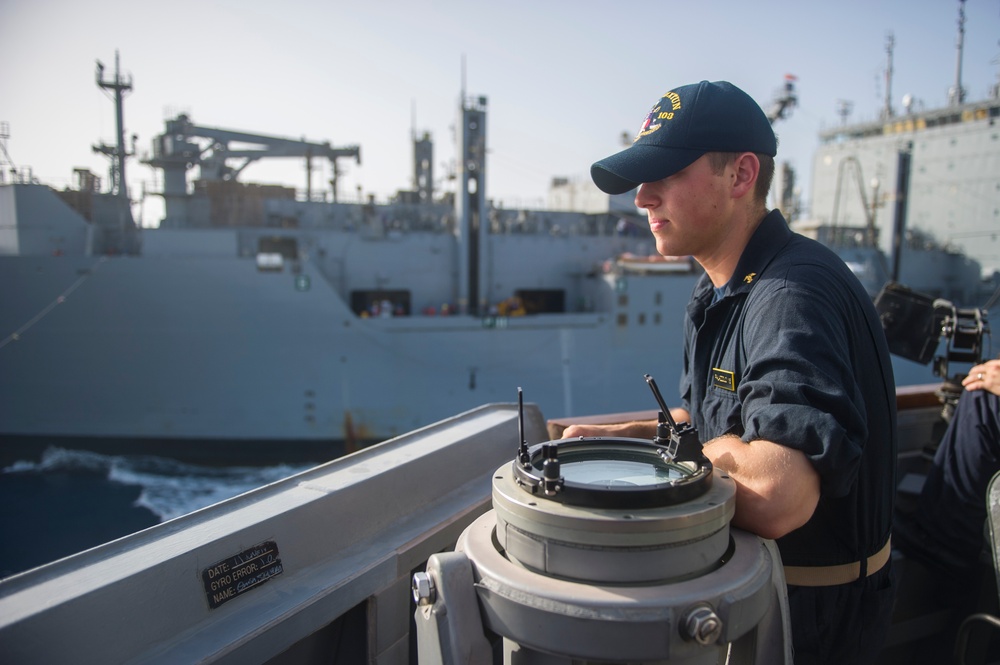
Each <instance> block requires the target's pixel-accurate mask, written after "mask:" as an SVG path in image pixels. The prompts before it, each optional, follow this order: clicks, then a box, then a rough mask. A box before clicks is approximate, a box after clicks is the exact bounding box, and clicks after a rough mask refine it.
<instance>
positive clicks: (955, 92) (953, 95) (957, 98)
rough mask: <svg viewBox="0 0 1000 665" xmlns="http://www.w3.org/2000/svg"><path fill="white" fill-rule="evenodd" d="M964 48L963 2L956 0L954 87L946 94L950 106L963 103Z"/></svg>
mask: <svg viewBox="0 0 1000 665" xmlns="http://www.w3.org/2000/svg"><path fill="white" fill-rule="evenodd" d="M964 48H965V0H958V43H957V49H956V50H957V54H956V59H955V87H953V88H952V89H951V90H950V91H949V93H948V102H949V103H950V104H951V106H960V105H961V104H964V103H965V90H964V89H963V88H962V51H963V49H964Z"/></svg>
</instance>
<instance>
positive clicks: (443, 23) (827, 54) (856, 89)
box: [0, 0, 1000, 222]
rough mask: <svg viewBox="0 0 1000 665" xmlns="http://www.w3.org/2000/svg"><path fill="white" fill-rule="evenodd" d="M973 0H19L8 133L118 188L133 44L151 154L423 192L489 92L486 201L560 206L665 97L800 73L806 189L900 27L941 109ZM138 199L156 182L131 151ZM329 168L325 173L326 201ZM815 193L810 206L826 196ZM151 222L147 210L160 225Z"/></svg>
mask: <svg viewBox="0 0 1000 665" xmlns="http://www.w3.org/2000/svg"><path fill="white" fill-rule="evenodd" d="M958 8H959V3H958V1H957V0H839V1H836V2H819V1H812V0H809V1H806V0H799V1H797V2H792V1H791V0H781V1H778V0H755V1H753V2H745V1H743V2H736V1H734V0H700V1H699V2H675V1H672V0H660V1H659V2H633V1H631V0H618V1H616V2H613V3H612V2H596V1H591V0H577V1H575V2H569V1H565V2H555V1H551V0H504V2H489V3H487V2H474V1H466V2H462V1H460V0H437V1H420V0H411V1H392V2H379V1H378V0H372V1H371V2H367V3H362V2H358V1H357V0H350V1H346V0H327V1H324V2H314V3H313V2H305V1H302V0H285V1H283V2H278V1H275V0H270V1H268V2H261V1H258V0H200V1H198V2H194V1H192V0H172V1H171V2H159V3H150V2H143V1H142V0H131V1H128V2H126V1H119V0H89V1H87V2H78V1H77V2H70V1H69V0H0V121H4V122H6V123H8V125H9V133H10V138H9V139H7V148H8V151H9V152H10V155H11V157H12V159H13V161H14V163H15V164H16V165H17V166H19V167H26V166H30V167H31V168H32V169H33V172H34V174H35V175H36V176H37V177H39V178H41V179H42V180H43V181H45V182H48V183H50V184H54V185H56V186H63V185H66V184H69V182H70V180H71V174H72V169H73V168H74V167H78V166H83V167H89V168H91V169H92V170H94V171H95V172H96V173H98V174H99V175H101V176H102V177H103V176H106V173H107V164H108V162H107V160H106V158H104V157H102V156H100V155H97V154H94V153H93V152H92V150H91V146H92V145H93V144H95V143H98V142H100V141H105V142H108V143H111V142H113V140H114V132H115V121H114V107H113V104H112V103H111V102H110V101H109V99H108V97H107V95H106V93H105V92H103V91H101V90H99V89H98V88H97V87H96V85H95V83H94V80H95V60H101V61H103V62H104V64H105V66H106V67H107V69H106V74H105V76H106V77H110V75H111V74H112V73H113V69H114V59H115V51H116V49H117V50H119V51H120V54H121V64H122V69H123V70H124V71H125V72H127V73H129V74H130V75H131V76H132V77H133V85H134V90H133V91H132V92H131V94H130V95H128V96H127V98H126V104H125V117H126V130H127V133H128V134H137V135H138V137H139V138H138V143H137V152H138V153H139V154H140V156H141V155H142V153H148V152H149V151H150V145H151V141H152V138H153V137H154V136H155V135H157V134H159V133H161V132H162V131H163V129H164V120H165V119H166V118H168V117H173V116H175V115H176V114H177V113H179V112H186V113H188V114H189V115H190V116H191V118H192V120H193V121H194V122H195V123H197V124H200V125H206V126H212V127H220V128H225V129H236V130H244V131H249V132H254V133H260V134H268V135H276V136H285V137H295V138H302V137H304V138H306V139H308V140H312V141H330V142H331V143H332V144H333V145H335V146H341V145H352V144H358V145H360V146H361V152H362V164H361V165H360V166H357V165H356V164H354V162H346V161H345V162H344V163H343V165H344V167H345V171H346V174H345V176H344V177H343V178H342V180H341V187H340V192H341V195H342V196H345V197H346V196H349V195H356V192H357V189H358V187H360V188H361V190H362V191H363V192H364V193H365V194H368V193H373V194H376V195H378V196H380V197H384V196H387V195H389V194H391V193H392V192H394V191H395V190H397V189H401V188H408V187H410V186H411V166H410V164H411V148H410V136H411V131H412V128H413V126H414V118H415V127H416V129H417V130H419V131H421V132H422V131H425V130H426V131H429V132H431V134H432V136H433V138H434V141H435V170H436V175H437V176H438V177H441V176H444V175H445V173H446V167H445V165H446V164H448V163H451V162H452V160H453V159H454V147H453V146H454V143H453V135H452V130H451V127H452V126H453V124H454V121H455V117H456V108H457V104H458V99H459V96H460V92H461V87H462V69H463V68H462V61H463V57H464V60H465V86H466V92H467V93H468V94H469V95H477V96H478V95H485V96H486V97H487V98H488V100H489V101H488V109H489V115H488V120H487V123H488V124H487V134H488V148H489V153H488V157H487V168H488V178H487V183H486V186H487V196H488V197H490V198H492V199H494V200H499V201H502V202H503V203H504V204H505V205H532V206H538V205H542V204H543V203H544V200H545V194H546V191H547V189H548V185H549V182H550V180H551V178H552V177H553V176H563V177H570V178H579V179H582V178H586V177H588V173H589V167H590V164H591V163H592V162H593V161H595V160H596V159H599V158H601V157H604V156H606V155H608V154H610V153H611V152H614V151H616V150H618V149H619V142H620V137H621V135H622V133H623V132H625V133H627V134H628V135H629V136H632V135H634V133H635V132H636V130H637V129H638V127H639V124H640V123H641V122H642V120H643V119H644V117H645V115H646V113H647V112H648V110H649V108H650V107H651V106H652V105H653V103H654V102H655V101H656V100H657V99H658V98H659V97H660V95H661V94H662V93H663V92H665V91H666V90H667V89H669V88H672V87H676V86H678V85H682V84H685V83H692V82H696V81H698V80H701V79H709V80H718V79H727V80H730V81H732V82H734V83H736V84H737V85H739V86H740V87H742V88H744V89H745V90H746V91H747V92H748V93H750V95H751V96H753V97H754V98H755V99H757V101H758V102H759V103H760V104H761V105H762V106H764V107H765V108H766V107H767V105H768V103H769V102H770V100H771V99H772V98H773V96H774V94H775V93H776V91H777V90H778V89H779V88H780V87H781V85H782V83H783V80H784V77H785V75H786V74H794V75H795V76H796V77H797V78H798V82H797V86H798V93H799V100H800V101H799V106H798V108H796V109H795V110H794V111H793V113H792V115H791V117H790V119H788V120H786V121H784V122H783V123H780V124H779V125H777V126H776V130H777V133H778V136H779V141H780V145H779V158H782V159H786V160H789V161H791V162H792V164H793V165H794V166H796V167H797V168H798V169H799V171H800V178H802V179H805V180H804V182H803V183H802V184H803V188H804V190H805V194H806V195H807V194H808V180H807V178H808V174H809V170H810V160H811V154H812V152H813V150H814V149H815V147H816V145H817V139H816V135H817V133H818V131H819V130H820V129H822V128H823V127H828V126H831V125H833V124H835V123H837V122H839V118H838V116H837V113H836V110H837V105H838V100H849V101H851V102H852V103H853V115H852V118H853V119H858V120H860V119H874V118H875V117H877V115H878V112H879V110H880V109H881V107H882V105H883V98H884V94H885V83H884V72H885V68H886V36H887V35H888V34H889V33H890V32H892V33H893V34H894V37H895V44H896V46H895V58H894V78H893V81H892V98H893V103H894V105H895V106H896V107H897V109H898V108H899V107H900V106H901V103H900V100H901V99H902V97H903V95H904V94H905V93H910V94H911V95H913V96H914V97H915V98H916V99H917V100H920V101H922V102H923V103H924V104H925V106H927V107H936V106H940V105H943V104H944V103H945V102H946V100H947V95H948V89H949V87H951V86H952V85H953V84H954V81H955V69H956V49H955V45H956V41H957V38H958V29H957V22H958ZM966 19H967V20H966V25H965V55H964V60H963V64H964V66H963V83H964V84H965V87H966V88H967V90H968V95H969V98H971V99H981V98H983V97H985V96H986V95H987V94H988V92H989V90H990V88H991V86H992V85H993V84H994V83H995V82H996V80H997V71H998V55H1000V46H998V38H1000V0H969V2H968V3H966ZM128 168H129V181H130V184H131V192H132V194H133V196H137V195H138V194H139V193H140V192H141V188H142V185H143V183H145V185H146V188H147V189H153V188H155V187H158V185H156V184H155V183H154V172H153V170H152V169H151V168H149V167H148V166H145V165H142V164H140V163H139V162H138V161H137V160H132V161H130V164H129V167H128ZM327 178H329V169H328V168H326V167H324V170H323V171H322V172H320V173H319V174H318V175H316V176H315V179H314V185H313V186H314V189H315V188H319V187H321V186H322V183H324V182H325V180H326V179H327ZM243 179H244V180H249V181H266V182H284V183H285V184H289V185H293V186H297V187H300V188H304V185H305V170H304V166H303V164H302V163H301V162H300V161H298V160H294V161H292V160H285V161H277V162H276V161H271V162H270V163H260V164H255V165H251V166H250V167H248V168H247V169H246V171H245V172H244V176H243ZM806 203H808V201H806ZM148 221H150V220H147V222H148Z"/></svg>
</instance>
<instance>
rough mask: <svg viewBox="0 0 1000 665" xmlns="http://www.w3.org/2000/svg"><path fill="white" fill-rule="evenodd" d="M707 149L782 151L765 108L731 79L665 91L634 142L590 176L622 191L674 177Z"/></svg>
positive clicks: (602, 186) (599, 183) (608, 189)
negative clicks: (729, 80)
mask: <svg viewBox="0 0 1000 665" xmlns="http://www.w3.org/2000/svg"><path fill="white" fill-rule="evenodd" d="M708 152H753V153H758V154H764V155H771V156H772V157H773V156H775V155H776V154H778V141H777V139H775V137H774V130H773V129H772V128H771V122H770V121H769V120H768V119H767V116H766V115H764V111H762V110H761V108H760V106H759V105H758V104H757V102H755V101H754V100H753V98H752V97H750V95H748V94H747V93H745V92H743V91H742V90H740V89H739V88H737V87H736V86H735V85H733V84H732V83H729V82H727V81H716V82H712V83H710V82H708V81H702V82H701V83H693V84H691V85H685V86H681V87H679V88H675V89H673V90H671V91H669V92H667V93H665V94H664V95H663V97H661V98H660V99H659V101H657V102H656V104H654V105H653V109H652V110H651V111H650V112H649V114H648V115H647V116H646V119H645V120H644V121H643V123H642V127H640V128H639V133H638V134H637V135H636V137H635V140H634V141H633V142H632V145H631V146H629V147H628V148H626V149H625V150H622V151H621V152H619V153H616V154H614V155H611V156H610V157H605V158H604V159H602V160H600V161H599V162H595V163H594V165H593V166H591V167H590V177H591V178H593V179H594V184H596V185H597V186H598V187H599V188H600V189H601V190H602V191H604V192H607V193H608V194H623V193H625V192H627V191H629V190H630V189H634V188H635V187H638V186H639V185H641V184H642V183H644V182H656V181H658V180H662V179H664V178H666V177H668V176H671V175H673V174H675V173H677V172H678V171H680V170H682V169H684V168H685V167H687V166H689V165H690V164H692V163H694V162H695V161H696V160H697V159H698V158H699V157H701V156H702V155H704V154H705V153H708Z"/></svg>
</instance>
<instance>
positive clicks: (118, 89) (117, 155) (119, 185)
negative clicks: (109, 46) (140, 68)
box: [94, 50, 132, 199]
mask: <svg viewBox="0 0 1000 665" xmlns="http://www.w3.org/2000/svg"><path fill="white" fill-rule="evenodd" d="M97 87H99V88H101V89H102V90H110V91H112V92H113V93H114V96H115V122H116V127H117V130H118V143H117V145H116V146H114V147H112V146H109V145H106V144H104V143H102V144H100V145H95V146H94V152H100V153H103V154H105V155H107V156H108V157H111V158H112V162H111V164H112V166H111V192H112V193H113V194H117V195H118V196H121V197H122V198H126V199H127V198H128V186H127V185H126V184H125V158H126V157H128V156H129V155H128V153H127V151H126V150H125V112H124V104H123V99H124V97H125V93H126V92H131V90H132V77H131V76H129V77H128V78H127V79H124V78H122V76H121V73H120V70H119V67H118V51H117V50H116V51H115V78H114V80H111V81H105V80H104V64H103V63H101V61H100V60H98V61H97Z"/></svg>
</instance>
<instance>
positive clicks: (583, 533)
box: [413, 375, 792, 665]
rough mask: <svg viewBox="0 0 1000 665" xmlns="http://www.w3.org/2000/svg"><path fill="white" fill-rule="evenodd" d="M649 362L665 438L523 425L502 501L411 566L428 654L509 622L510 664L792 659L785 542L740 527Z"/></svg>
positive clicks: (478, 638)
mask: <svg viewBox="0 0 1000 665" xmlns="http://www.w3.org/2000/svg"><path fill="white" fill-rule="evenodd" d="M645 378H646V381H647V383H648V384H649V386H650V388H651V389H652V391H653V394H654V395H655V396H656V399H657V402H658V404H659V406H660V409H661V412H660V418H659V420H660V423H659V426H658V428H657V435H656V438H654V439H653V440H652V441H649V440H644V439H628V438H603V437H593V438H587V437H581V438H579V439H564V440H561V441H550V442H546V443H541V444H537V445H534V446H531V447H529V446H528V445H527V443H526V442H525V441H524V430H523V423H522V424H520V425H519V427H520V431H519V435H520V438H519V446H518V451H517V457H516V458H515V459H514V461H513V462H512V463H510V464H505V465H503V466H501V467H500V468H499V469H497V471H496V473H495V475H494V478H493V510H492V511H490V512H488V513H486V514H484V515H483V516H482V517H480V518H479V519H477V520H476V521H475V522H473V523H472V524H471V525H470V526H469V527H468V528H467V529H466V530H465V532H464V533H463V534H462V536H461V537H460V538H459V541H458V544H457V547H456V551H455V552H451V553H442V554H436V555H433V556H432V557H431V558H430V559H429V560H428V562H427V569H426V572H422V573H417V574H416V575H415V576H414V580H413V594H414V598H415V599H416V601H417V605H418V607H417V610H416V624H417V639H418V642H417V644H418V653H419V659H420V663H421V665H430V664H437V663H442V664H447V665H451V664H456V665H457V664H459V663H461V664H467V663H472V664H480V663H483V664H489V663H493V662H494V661H493V659H494V654H493V647H492V646H491V641H492V642H496V641H497V639H496V638H497V637H499V638H502V647H501V650H502V658H503V662H504V663H507V664H510V665H570V664H580V663H685V664H688V663H690V664H692V665H693V664H699V665H700V664H706V665H707V664H709V663H726V662H729V663H767V664H768V665H771V664H781V663H785V664H787V665H791V662H792V660H791V639H790V634H789V631H788V604H787V594H786V590H785V582H784V575H783V573H782V568H781V563H780V558H779V556H778V551H777V547H776V546H775V545H774V543H773V541H767V540H762V539H761V538H759V537H757V536H754V535H752V534H749V533H747V532H744V531H741V530H739V529H735V528H730V525H729V522H730V520H731V518H732V515H733V511H734V497H735V494H736V488H735V483H734V482H733V480H732V479H730V478H729V477H728V476H727V475H726V474H725V473H723V472H721V471H720V470H718V469H714V468H713V466H712V463H711V462H710V461H709V460H708V458H706V457H705V456H704V454H703V453H702V446H701V443H700V441H699V440H698V434H697V431H696V430H694V428H692V427H691V426H690V425H688V424H687V423H682V424H680V425H678V424H677V423H675V422H674V421H673V420H672V419H671V417H670V413H669V410H668V409H667V407H666V405H665V404H664V402H663V398H662V397H661V395H660V393H659V390H658V389H657V387H656V383H655V382H654V381H653V379H652V377H650V376H649V375H646V377H645ZM522 399H523V398H522V395H521V393H520V391H518V400H519V406H520V408H521V409H522V411H523V401H521V400H522ZM522 420H523V419H522ZM487 636H490V637H487ZM490 638H493V639H492V640H491V639H490Z"/></svg>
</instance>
